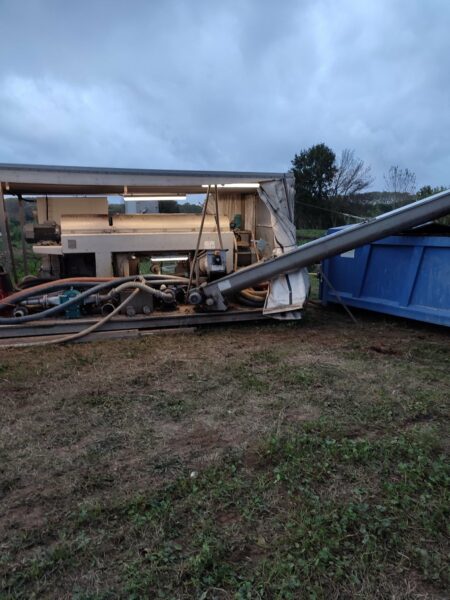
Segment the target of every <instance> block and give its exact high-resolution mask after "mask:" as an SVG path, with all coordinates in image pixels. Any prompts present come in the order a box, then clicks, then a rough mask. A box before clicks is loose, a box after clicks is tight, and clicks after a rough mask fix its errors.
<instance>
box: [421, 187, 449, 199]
mask: <svg viewBox="0 0 450 600" xmlns="http://www.w3.org/2000/svg"><path fill="white" fill-rule="evenodd" d="M445 189H446V188H445V187H442V186H438V187H431V185H424V186H422V187H421V188H420V190H419V191H418V192H417V194H416V195H417V200H422V198H428V196H432V195H433V194H438V193H439V192H443V191H444V190H445Z"/></svg>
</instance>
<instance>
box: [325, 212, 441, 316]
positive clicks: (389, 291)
mask: <svg viewBox="0 0 450 600" xmlns="http://www.w3.org/2000/svg"><path fill="white" fill-rule="evenodd" d="M340 229H342V227H336V228H333V229H329V230H328V232H327V233H328V234H330V233H334V232H335V231H339V230H340ZM322 270H323V273H324V275H325V277H324V278H323V280H322V283H321V289H320V296H321V300H322V302H323V304H327V303H328V302H335V303H336V302H339V297H340V298H341V299H342V301H343V302H344V303H345V304H348V305H349V306H355V307H357V308H366V309H368V310H374V311H377V312H382V313H387V314H390V315H396V316H399V317H407V318H409V319H416V320H417V321H426V322H428V323H436V324H438V325H446V326H447V327H450V227H446V226H442V225H437V224H432V225H425V226H422V227H419V228H415V229H413V230H411V231H409V232H407V233H406V234H402V235H396V236H390V237H387V238H384V239H382V240H379V241H377V242H373V243H371V244H367V245H366V246H362V247H360V248H357V249H356V250H351V251H350V252H344V253H343V254H340V255H338V256H335V257H333V258H329V259H326V260H324V261H323V263H322ZM327 280H328V281H329V282H330V284H331V285H328V283H327ZM336 292H337V293H336Z"/></svg>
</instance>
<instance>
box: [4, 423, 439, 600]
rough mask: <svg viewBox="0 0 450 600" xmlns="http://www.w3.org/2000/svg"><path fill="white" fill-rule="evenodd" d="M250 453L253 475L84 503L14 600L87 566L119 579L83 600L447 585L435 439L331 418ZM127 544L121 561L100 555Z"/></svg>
mask: <svg viewBox="0 0 450 600" xmlns="http://www.w3.org/2000/svg"><path fill="white" fill-rule="evenodd" d="M254 452H256V459H254V461H253V463H252V469H249V467H248V464H247V463H246V460H247V456H246V454H245V453H243V454H240V455H236V456H230V457H228V458H227V459H225V460H223V461H222V462H221V464H219V465H216V466H213V467H210V468H209V469H207V470H205V471H204V472H202V473H201V474H200V475H199V476H198V478H195V479H192V478H190V477H182V478H179V479H178V480H176V481H175V482H174V483H172V484H170V485H168V486H166V487H164V488H162V489H161V490H158V491H157V492H156V493H155V492H151V491H150V492H149V493H147V494H141V495H139V496H136V497H134V498H132V499H131V500H127V501H126V502H124V503H122V502H118V503H114V502H113V503H112V504H111V503H110V502H106V503H104V504H102V503H100V504H96V505H94V506H81V507H80V508H79V510H78V512H77V513H75V514H72V515H70V517H69V519H68V521H67V523H66V527H65V529H64V530H63V531H60V532H58V535H57V539H56V540H55V542H54V544H53V545H52V547H51V549H50V550H48V551H44V552H38V553H37V554H34V555H32V556H30V557H28V558H27V559H26V560H24V561H22V563H21V564H20V566H19V567H18V568H16V569H14V570H13V571H12V572H10V573H9V575H7V576H6V578H5V579H4V581H3V586H4V588H3V589H4V591H5V594H6V595H5V596H4V597H5V598H8V597H11V598H12V597H14V598H20V597H23V598H28V597H30V596H29V593H30V588H29V585H30V584H31V583H32V584H33V588H34V591H35V592H36V593H38V594H39V593H40V591H44V590H45V589H46V588H47V587H48V584H49V581H52V580H53V581H57V580H58V579H59V578H60V577H63V576H64V573H67V572H69V573H73V572H75V571H76V570H77V569H79V568H81V567H83V568H84V569H86V568H87V569H96V568H98V569H101V570H103V569H105V568H109V569H114V570H115V576H116V577H117V579H118V581H117V580H116V581H114V585H113V586H112V587H111V589H110V590H109V591H108V590H103V591H102V593H101V595H95V594H92V593H91V592H89V593H87V592H86V593H85V594H84V595H83V592H82V590H81V588H80V590H79V591H78V595H77V596H76V597H78V598H81V597H83V598H88V597H89V598H100V597H102V598H117V597H121V598H122V597H126V598H136V599H137V598H201V597H204V598H207V597H209V595H211V597H220V596H214V590H226V591H227V593H228V594H231V597H236V598H254V597H261V598H298V597H304V598H329V597H335V595H336V594H337V593H339V592H342V591H343V590H346V591H347V593H348V595H352V594H354V595H357V594H358V593H361V594H362V595H361V597H374V598H375V597H380V598H381V597H391V595H392V597H393V596H394V595H395V593H398V592H399V591H400V590H401V588H402V585H403V584H404V577H405V575H407V573H408V571H410V569H411V568H413V569H414V570H415V571H416V572H417V573H418V574H419V576H420V577H421V578H422V580H423V581H424V582H429V583H430V584H432V585H435V586H437V587H441V589H442V590H443V589H444V588H445V585H446V584H447V583H448V580H447V573H446V568H447V562H446V554H445V548H446V535H445V532H446V527H447V524H448V516H449V515H448V507H449V497H448V484H449V475H450V473H449V469H448V464H447V463H446V461H445V458H444V456H443V455H442V453H441V450H440V446H439V443H438V440H437V438H436V437H435V436H434V434H433V432H432V431H425V432H421V431H414V430H413V431H410V432H408V433H401V434H398V435H389V436H382V437H380V438H379V439H374V440H365V439H351V438H348V437H347V436H345V435H344V436H342V435H341V434H340V432H339V431H337V430H336V429H335V428H334V427H333V426H332V425H330V424H328V423H326V422H323V423H317V424H315V425H313V426H311V425H310V426H305V427H304V428H303V430H302V431H300V432H295V433H291V434H288V435H283V436H271V437H268V438H267V439H265V440H263V441H261V442H260V443H259V444H258V446H257V448H256V449H254ZM117 544H119V545H120V546H121V548H120V550H119V555H120V559H119V561H118V562H116V564H115V565H113V564H108V563H109V562H110V558H109V556H108V554H107V553H102V556H101V557H99V556H98V553H97V550H96V549H97V548H98V547H100V546H106V548H108V547H113V546H114V545H117ZM116 560H117V557H116ZM208 590H209V592H208Z"/></svg>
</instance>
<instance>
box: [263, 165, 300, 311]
mask: <svg viewBox="0 0 450 600" xmlns="http://www.w3.org/2000/svg"><path fill="white" fill-rule="evenodd" d="M258 193H259V197H260V198H261V200H262V201H263V202H264V204H265V205H266V207H267V209H268V210H269V212H270V218H271V225H272V228H273V233H274V242H275V243H274V251H273V254H274V256H280V254H286V253H287V252H292V250H295V249H296V248H297V232H296V228H295V223H294V197H295V191H294V178H293V176H292V177H290V176H286V177H284V178H283V179H275V180H273V181H267V182H264V183H261V185H260V187H259V188H258ZM308 293H309V277H308V271H307V270H306V269H299V270H297V271H293V272H291V273H286V274H283V275H279V276H278V277H276V278H275V279H272V281H270V282H269V293H268V295H267V298H266V302H265V305H264V310H263V314H265V315H270V316H271V317H274V318H277V319H289V320H293V319H299V318H301V312H300V311H301V309H302V308H303V305H304V303H305V300H306V298H307V296H308Z"/></svg>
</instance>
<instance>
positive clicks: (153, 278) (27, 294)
mask: <svg viewBox="0 0 450 600" xmlns="http://www.w3.org/2000/svg"><path fill="white" fill-rule="evenodd" d="M137 277H138V276H137V275H130V276H128V277H116V278H114V279H111V280H110V281H108V282H102V283H108V284H111V285H115V284H117V285H120V284H121V283H126V282H127V281H135V280H136V278H137ZM141 277H142V276H141ZM143 277H144V279H145V280H149V281H150V282H151V283H152V284H154V285H162V284H163V283H165V284H177V283H179V284H181V283H185V281H187V280H186V279H185V278H184V277H180V278H178V277H172V276H163V277H164V278H163V277H161V276H160V275H144V276H143ZM169 277H170V279H169ZM49 283H51V282H49ZM96 285H100V284H96V283H95V281H80V282H79V283H75V282H74V281H72V282H67V283H65V282H64V281H59V283H55V284H54V285H49V286H48V287H47V288H45V292H44V290H39V291H38V292H36V290H33V288H32V287H30V288H26V289H25V290H19V291H20V292H22V291H23V292H24V293H23V295H21V297H20V298H19V299H17V300H16V301H15V302H11V301H10V300H8V297H6V298H4V300H3V302H0V311H2V310H5V309H7V308H11V305H12V304H14V305H16V304H20V303H21V302H23V301H24V300H26V299H27V298H31V297H33V296H37V295H39V296H40V295H42V294H44V293H45V294H49V293H51V292H56V291H58V290H64V289H67V288H69V289H70V288H80V287H81V288H88V289H92V288H94V287H95V286H96ZM65 304H67V303H65ZM5 318H6V317H5ZM0 319H1V317H0ZM0 324H1V321H0Z"/></svg>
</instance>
